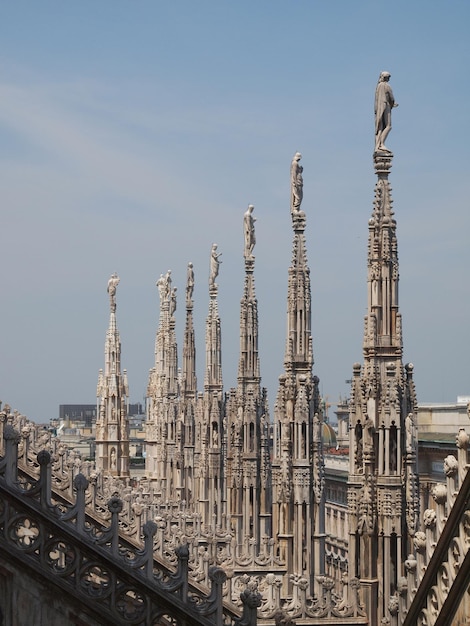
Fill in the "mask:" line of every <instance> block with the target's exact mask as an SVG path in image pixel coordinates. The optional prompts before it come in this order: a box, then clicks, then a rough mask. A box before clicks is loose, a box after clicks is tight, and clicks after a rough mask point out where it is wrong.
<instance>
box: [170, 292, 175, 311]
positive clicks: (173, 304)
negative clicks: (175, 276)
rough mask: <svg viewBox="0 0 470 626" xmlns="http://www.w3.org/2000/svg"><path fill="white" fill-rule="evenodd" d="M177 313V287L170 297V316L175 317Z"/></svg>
mask: <svg viewBox="0 0 470 626" xmlns="http://www.w3.org/2000/svg"><path fill="white" fill-rule="evenodd" d="M175 311H176V287H173V290H172V292H171V295H170V316H173V315H174V314H175Z"/></svg>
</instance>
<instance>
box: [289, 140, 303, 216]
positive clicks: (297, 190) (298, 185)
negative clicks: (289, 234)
mask: <svg viewBox="0 0 470 626" xmlns="http://www.w3.org/2000/svg"><path fill="white" fill-rule="evenodd" d="M301 158H302V155H301V154H300V152H296V153H295V154H294V158H293V159H292V163H291V166H290V182H291V207H290V209H291V212H293V211H300V205H301V203H302V198H303V195H304V180H303V177H302V172H303V171H304V168H303V167H302V166H301V165H300V163H299V161H300V159H301Z"/></svg>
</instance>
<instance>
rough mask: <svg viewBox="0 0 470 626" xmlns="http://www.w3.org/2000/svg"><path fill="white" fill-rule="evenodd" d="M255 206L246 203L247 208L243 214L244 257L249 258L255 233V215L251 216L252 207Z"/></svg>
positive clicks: (251, 253) (253, 244) (251, 254)
mask: <svg viewBox="0 0 470 626" xmlns="http://www.w3.org/2000/svg"><path fill="white" fill-rule="evenodd" d="M254 208H255V207H254V206H253V205H252V204H249V205H248V209H247V210H246V211H245V214H244V216H243V232H244V234H245V259H250V258H251V257H252V256H253V248H254V247H255V243H256V235H255V222H256V217H253V215H252V214H253V209H254Z"/></svg>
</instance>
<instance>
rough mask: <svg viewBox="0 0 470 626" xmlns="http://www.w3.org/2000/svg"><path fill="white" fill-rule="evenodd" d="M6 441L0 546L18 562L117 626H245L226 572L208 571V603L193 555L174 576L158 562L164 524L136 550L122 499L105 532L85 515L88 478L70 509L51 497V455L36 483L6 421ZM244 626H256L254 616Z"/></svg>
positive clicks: (184, 557) (0, 470)
mask: <svg viewBox="0 0 470 626" xmlns="http://www.w3.org/2000/svg"><path fill="white" fill-rule="evenodd" d="M3 435H4V456H3V458H0V546H1V548H2V550H3V551H4V554H8V556H9V558H10V559H11V561H12V562H14V563H15V564H17V565H20V566H21V567H25V568H26V569H28V570H29V571H34V572H35V573H36V574H40V575H42V576H43V578H44V579H46V580H47V581H48V583H49V584H51V585H53V586H55V587H56V588H57V589H60V590H62V591H63V592H66V594H68V595H70V597H71V598H73V599H74V601H75V602H77V601H78V602H79V603H80V604H81V605H82V606H84V607H86V609H87V610H88V611H89V612H90V613H91V614H92V615H93V616H95V617H97V618H98V619H101V620H107V621H112V622H113V623H115V624H136V625H137V624H139V625H142V626H143V625H144V624H145V625H147V624H154V623H157V622H158V620H159V619H160V618H161V617H163V616H168V619H169V620H176V621H177V623H178V624H184V625H189V624H201V625H202V624H207V625H209V624H217V625H219V624H226V625H230V624H236V623H239V622H237V620H238V615H237V611H236V610H235V608H233V609H231V608H230V607H229V606H228V605H227V604H224V603H223V601H222V585H223V584H224V582H225V581H226V578H227V577H226V574H225V572H224V571H223V570H222V569H221V568H218V567H214V568H210V570H209V572H208V578H209V580H210V581H211V584H212V590H211V591H210V594H209V595H206V593H205V592H204V589H203V588H202V587H200V586H199V585H197V584H196V583H194V582H190V581H189V578H188V574H189V571H188V570H189V568H188V549H187V547H185V546H181V547H180V548H179V549H178V550H177V551H176V559H175V560H176V563H177V569H176V571H173V569H172V568H171V564H168V565H165V564H164V563H162V562H161V561H157V560H156V559H155V558H154V537H155V535H156V533H157V531H158V524H156V523H154V522H153V521H147V522H146V523H144V524H143V526H142V535H143V547H142V545H140V546H139V545H137V544H136V541H135V540H134V541H132V540H130V539H129V538H126V536H125V535H123V534H122V532H120V514H121V513H122V510H123V507H124V502H123V500H122V499H121V498H119V497H118V496H117V495H114V496H112V497H111V498H109V500H108V503H107V507H106V508H107V517H108V519H107V524H106V525H105V524H103V519H101V520H100V519H99V518H98V517H96V516H94V515H92V514H90V511H89V509H87V508H86V501H87V489H88V487H89V481H88V479H87V478H86V477H85V476H84V475H83V474H81V473H77V474H76V476H75V477H74V479H73V490H74V502H73V504H72V505H70V504H67V503H66V501H65V499H63V498H56V496H55V494H54V493H53V491H52V490H51V454H50V453H49V452H48V451H47V450H43V451H41V452H40V453H39V454H38V455H37V464H36V466H37V470H38V472H37V473H38V476H37V478H36V479H32V478H31V477H30V476H29V475H27V474H25V472H24V471H23V470H21V469H19V468H18V444H19V443H20V440H21V435H20V434H19V432H18V431H17V430H15V428H14V427H13V426H12V425H11V424H9V423H6V424H5V420H4V422H3ZM139 539H140V538H139ZM247 597H248V596H247ZM242 602H243V598H242ZM248 608H250V607H248ZM252 613H253V612H251V613H250V615H252ZM252 618H253V615H252ZM243 623H245V622H243ZM246 623H247V624H250V626H251V625H254V624H256V615H255V617H254V621H253V620H252V621H250V622H246Z"/></svg>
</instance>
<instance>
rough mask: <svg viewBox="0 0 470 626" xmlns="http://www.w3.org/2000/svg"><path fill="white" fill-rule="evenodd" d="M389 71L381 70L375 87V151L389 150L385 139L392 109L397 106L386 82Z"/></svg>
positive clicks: (390, 122) (388, 78)
mask: <svg viewBox="0 0 470 626" xmlns="http://www.w3.org/2000/svg"><path fill="white" fill-rule="evenodd" d="M389 80H390V73H389V72H381V74H380V76H379V81H378V83H377V87H376V89H375V152H390V150H389V149H388V148H386V147H385V140H386V139H387V135H388V133H389V132H390V131H391V130H392V109H393V107H397V106H398V104H397V103H396V102H395V99H394V97H393V92H392V88H391V87H390V85H389V84H388V81H389Z"/></svg>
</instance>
